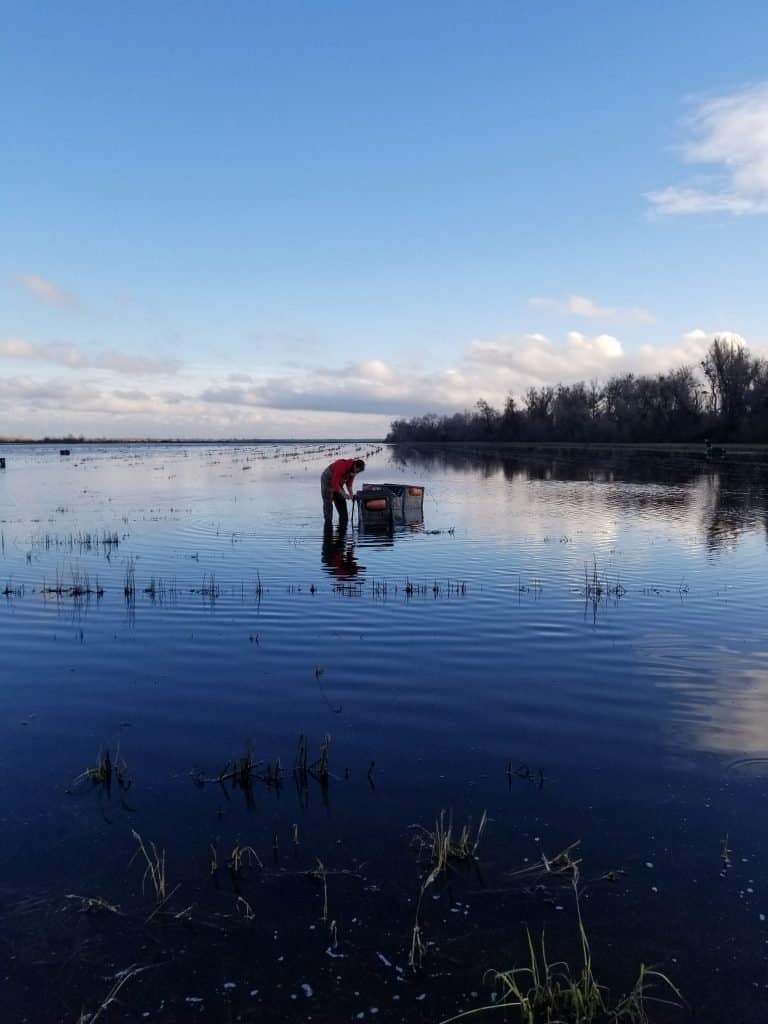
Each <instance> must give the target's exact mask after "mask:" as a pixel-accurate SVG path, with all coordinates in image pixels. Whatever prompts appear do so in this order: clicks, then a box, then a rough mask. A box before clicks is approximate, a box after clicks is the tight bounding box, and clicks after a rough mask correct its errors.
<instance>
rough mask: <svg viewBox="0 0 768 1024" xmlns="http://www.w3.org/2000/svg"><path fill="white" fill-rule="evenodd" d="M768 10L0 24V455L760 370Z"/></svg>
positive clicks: (241, 14)
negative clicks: (715, 361) (753, 356)
mask: <svg viewBox="0 0 768 1024" xmlns="http://www.w3.org/2000/svg"><path fill="white" fill-rule="evenodd" d="M766 38H768V9H766V8H765V7H764V6H763V5H758V4H738V3H736V4H733V5H731V6H729V7H728V8H727V9H726V7H725V6H724V5H723V4H722V3H717V4H715V3H702V2H697V3H695V4H693V3H691V4H683V3H678V4H668V3H666V4H662V3H652V2H650V3H642V4H628V3H615V2H614V3H578V4H574V3H555V2H553V3H547V4H538V5H534V4H523V3H511V2H507V3H479V4H478V3H474V4H470V3H461V4H459V3H444V2H443V3H439V4H437V3H420V4H413V3H411V4H400V3H387V4H386V5H384V4H379V5H374V4H368V3H319V2H318V3H300V4H299V3H285V2H281V3H279V4H277V3H271V4H266V3H254V2H249V3H240V2H233V3H221V4H213V3H190V2H185V3H170V2H165V3H152V4H150V3H143V2H134V3H131V4H130V5H127V4H117V3H106V4H105V3H103V2H101V3H78V2H70V3H67V4H60V3H53V2H45V3H31V4H27V5H22V4H15V5H13V6H12V8H11V9H8V10H6V11H5V13H4V26H3V36H2V40H0V47H2V51H1V52H0V97H2V99H0V110H1V112H2V124H3V139H4V141H3V145H2V147H1V149H0V152H1V153H2V164H1V165H0V166H2V172H1V175H0V229H1V236H2V238H3V242H4V244H3V245H2V248H1V249H0V260H1V261H2V266H0V434H11V435H13V434H27V435H29V434H32V435H39V434H42V433H53V432H58V431H61V432H66V431H73V432H75V433H85V434H112V435H119V436H136V435H153V436H166V435H174V436H198V435H201V434H205V435H207V436H211V437H221V436H247V435H250V436H254V435H258V436H284V437H285V436H306V435H325V436H328V435H339V436H353V435H356V434H358V435H359V434H367V435H376V434H381V433H382V432H383V431H385V430H386V427H387V425H388V423H389V421H390V420H391V419H392V418H393V417H394V416H399V415H404V414H410V413H415V412H421V411H425V410H427V409H436V410H437V411H445V410H448V409H453V408H463V407H466V406H468V405H471V404H473V402H474V401H475V400H476V399H477V398H478V397H480V396H483V397H486V398H487V399H489V400H490V401H492V402H495V403H501V402H502V401H503V399H504V396H505V394H507V393H509V392H513V393H515V394H518V395H519V394H522V393H523V392H524V390H525V388H526V387H527V386H528V385H530V384H532V383H541V382H544V381H546V382H552V383H554V382H556V381H557V380H560V379H562V380H573V379H580V378H586V379H602V378H605V377H606V376H608V375H609V374H611V373H613V372H618V371H624V370H627V369H634V370H638V371H649V370H655V369H663V368H666V367H667V366H670V365H679V364H680V363H681V362H683V361H686V360H688V361H691V362H695V361H696V360H697V359H698V358H700V355H701V352H702V351H703V349H705V348H706V345H707V344H708V342H709V340H710V338H711V337H712V335H713V334H714V333H715V332H724V331H729V332H734V333H736V334H738V335H740V336H741V337H743V338H744V339H746V342H747V344H748V345H749V346H750V348H751V349H753V350H754V351H756V352H763V351H765V350H766V348H767V347H768V330H767V329H766V326H765V323H764V314H765V294H766V281H765V278H766V273H765V267H766V266H768V233H767V232H766V220H765V214H766V212H768V62H767V61H766V59H765V47H764V40H765V39H766Z"/></svg>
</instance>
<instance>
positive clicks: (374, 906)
mask: <svg viewBox="0 0 768 1024" xmlns="http://www.w3.org/2000/svg"><path fill="white" fill-rule="evenodd" d="M337 451H338V449H336V448H332V447H331V446H328V445H311V444H305V445H297V446H279V447H278V446H262V447H218V446H213V445H212V446H189V447H179V448H176V447H168V448H142V447H138V446H137V447H126V448H98V447H95V446H94V447H90V446H86V447H83V448H76V449H73V454H72V456H71V457H70V458H69V459H64V458H60V457H59V454H58V449H56V450H54V449H50V448H42V447H41V448H36V449H17V450H9V451H7V452H6V453H5V454H7V456H8V468H7V469H6V470H5V472H4V473H0V520H1V522H0V530H1V531H2V552H1V553H0V588H4V591H5V593H4V595H3V596H2V597H0V652H2V661H0V666H1V667H0V673H1V677H0V678H1V682H0V950H1V951H2V952H1V954H0V955H1V956H2V960H1V961H0V966H2V970H0V1005H2V1007H3V1011H2V1019H3V1020H9V1021H11V1020H12V1021H17V1020H18V1021H22V1020H26V1021H34V1022H38V1021H39V1022H52V1021H67V1022H69V1021H72V1022H75V1021H77V1020H78V1019H79V1016H80V1014H81V1013H82V1012H85V1013H86V1015H87V1014H88V1013H91V1014H93V1013H94V1012H96V1011H97V1008H98V1007H99V1005H100V1004H101V1003H102V1001H103V1000H104V999H105V997H106V996H107V993H108V992H109V990H110V989H111V988H112V986H113V985H115V983H116V981H117V982H119V981H120V978H121V976H120V974H119V972H121V971H125V970H126V969H128V968H130V967H131V966H132V965H136V966H141V967H144V966H149V967H150V969H149V970H147V971H145V972H144V973H142V974H140V975H137V976H135V977H131V978H129V979H128V980H127V981H126V983H125V985H124V987H123V988H122V989H121V990H120V992H119V993H118V997H117V1000H116V1001H115V1002H114V1003H113V1004H112V1005H110V1006H109V1007H107V1008H106V1009H105V1010H104V1012H103V1013H102V1015H101V1016H100V1017H99V1018H98V1019H99V1020H100V1021H143V1020H149V1021H197V1020H204V1021H229V1020H244V1021H278V1020H286V1021H310V1020H312V1021H329V1022H330V1021H339V1020H357V1019H359V1020H392V1021H400V1020H404V1021H440V1020H442V1019H444V1018H446V1017H449V1016H450V1015H451V1014H453V1013H456V1012H459V1011H461V1010H465V1009H471V1008H473V1007H476V1006H478V1005H481V1004H482V1003H483V1002H487V1001H488V1000H489V999H490V996H491V991H492V986H489V984H488V980H489V979H487V978H486V979H485V980H484V972H485V971H486V970H487V969H489V968H496V969H507V968H510V967H512V966H513V965H516V964H517V965H519V964H521V963H522V962H523V961H524V959H525V926H526V925H527V926H529V927H530V928H531V930H532V932H534V934H538V933H539V932H540V930H541V929H542V928H545V929H546V933H547V943H548V947H549V952H550V955H551V957H552V959H561V958H565V959H569V960H570V961H571V962H577V955H576V954H577V952H578V950H577V919H576V910H575V905H574V900H573V895H572V893H571V891H570V889H569V886H568V879H567V877H565V876H558V875H556V874H553V873H549V874H547V873H546V872H545V871H543V870H542V871H537V872H531V874H530V875H516V874H515V872H516V871H518V870H519V869H522V868H526V867H531V868H532V867H534V866H537V865H542V864H543V861H542V855H544V856H546V857H548V858H552V857H553V856H554V855H556V854H557V853H558V852H559V851H561V850H563V849H564V848H565V847H567V846H569V844H571V843H575V842H577V841H578V842H580V845H579V846H578V847H577V848H576V850H575V853H574V856H575V857H578V858H580V859H581V863H580V865H579V870H580V880H581V884H582V897H581V900H582V903H581V909H582V913H583V916H584V921H585V925H586V928H587V930H588V932H589V935H590V938H591V942H592V951H593V956H594V966H595V973H596V975H597V976H598V979H599V980H600V981H603V982H604V983H605V984H606V985H609V986H610V988H611V991H612V992H613V993H615V994H616V995H619V994H620V993H621V992H624V991H626V990H627V989H628V987H629V986H631V984H632V982H633V981H634V978H635V976H636V973H637V968H638V965H639V963H640V962H641V961H644V962H646V963H653V964H656V965H658V966H659V969H661V970H663V971H665V972H666V973H667V974H668V975H669V976H670V977H671V978H672V979H673V980H674V981H675V982H676V984H678V985H679V987H680V988H681V990H682V991H683V994H684V995H685V997H686V998H687V1000H688V1002H689V1004H690V1006H691V1009H690V1010H675V1011H666V1010H664V1009H663V1008H660V1009H656V1008H655V1009H653V1010H652V1012H651V1017H652V1019H654V1020H663V1021H666V1020H672V1021H685V1020H690V1019H695V1020H698V1021H726V1020H727V1021H734V1022H752V1021H755V1022H757V1021H763V1020H765V1019H766V1016H767V1014H766V1010H767V1009H768V923H766V916H768V866H767V864H766V853H767V852H768V817H767V816H766V810H767V809H768V808H767V805H766V793H767V792H768V638H767V637H766V608H767V607H768V601H767V597H768V593H767V591H768V584H767V582H766V580H767V576H766V569H767V568H768V555H767V551H766V540H767V537H768V534H767V532H766V530H767V528H768V467H767V466H765V465H748V466H740V465H738V464H727V463H723V464H721V465H709V464H707V463H706V462H704V461H701V460H699V461H696V460H693V459H690V458H682V457H677V458H674V457H664V458H662V457H647V456H646V457H642V456H639V455H638V456H634V457H624V458H623V459H622V460H621V461H615V460H614V461H610V460H609V459H608V457H602V458H600V459H599V460H598V459H597V457H594V459H593V460H592V461H589V460H587V459H585V458H584V457H581V456H580V457H570V458H565V457H554V456H552V457H542V456H538V457H535V458H534V457H533V456H528V457H525V456H522V455H519V454H518V455H516V456H515V457H514V458H510V459H509V460H507V461H506V462H500V461H493V460H490V459H486V460H480V461H474V462H473V461H471V460H468V459H466V458H463V457H461V456H454V457H449V458H438V457H419V456H417V455H416V454H414V453H407V454H405V455H403V454H402V452H400V453H396V452H393V451H390V450H389V449H386V448H384V449H381V450H379V451H377V452H375V453H373V454H371V455H370V457H369V468H368V471H367V473H366V474H365V477H364V479H366V480H368V481H376V480H378V481H383V480H387V479H389V480H392V479H394V480H401V481H404V482H409V483H423V484H424V485H425V487H426V501H425V519H424V523H423V525H422V526H418V527H413V528H410V529H403V530H401V531H399V532H397V533H396V534H395V535H394V536H392V537H388V536H380V535H378V536H377V535H373V536H371V535H365V534H363V533H360V532H358V531H357V530H350V531H348V532H347V534H346V535H345V536H342V537H339V536H338V535H337V534H334V536H333V537H331V538H330V539H329V538H324V536H323V531H322V527H321V522H320V501H319V474H320V471H321V469H322V468H323V467H324V465H325V464H327V462H328V461H329V460H330V458H331V457H332V456H334V457H335V454H336V452H337ZM348 451H349V452H354V451H355V448H354V446H345V448H344V454H346V453H347V452H348ZM585 565H587V567H588V570H587V576H586V578H585ZM131 579H132V581H133V585H134V586H135V592H133V593H131V592H130V581H131ZM126 583H128V585H129V593H128V595H127V596H126V594H125V588H126ZM87 591H90V593H88V592H87ZM326 735H328V736H330V743H329V745H328V748H327V754H328V768H329V773H330V777H329V778H328V780H327V781H326V782H324V781H323V780H322V779H319V778H316V777H313V776H312V775H311V774H309V775H308V776H307V777H304V778H301V777H299V778H297V777H296V776H295V775H294V773H293V765H294V758H295V755H296V750H297V744H298V741H299V737H300V736H305V737H307V741H308V745H309V753H308V762H309V763H310V764H311V763H312V762H313V761H315V760H316V759H318V758H319V757H320V756H321V745H322V743H323V740H324V737H325V736H326ZM118 736H119V738H120V755H121V757H122V758H123V759H124V761H125V766H126V767H125V769H124V773H125V777H124V778H123V782H124V786H121V785H120V782H119V780H118V779H117V778H116V773H114V772H113V776H112V780H111V787H109V789H108V788H107V787H106V786H101V785H98V784H96V783H94V782H92V781H90V780H89V779H87V778H84V779H83V778H81V779H80V780H79V781H77V782H75V780H76V779H77V777H78V776H79V775H81V773H83V772H85V771H86V769H88V768H89V767H93V766H95V765H96V763H97V761H98V755H99V750H100V748H106V747H109V749H110V751H111V752H112V755H113V756H114V753H115V746H116V742H117V738H118ZM247 751H250V752H251V755H250V756H251V757H252V758H253V759H254V760H263V762H265V764H264V765H263V766H262V767H261V768H259V769H258V774H259V775H261V776H264V775H265V774H267V771H268V770H269V772H270V779H268V780H266V781H265V780H264V779H263V778H255V779H253V780H252V785H250V786H248V785H237V784H236V782H237V780H232V779H229V780H227V781H225V782H224V783H222V784H219V783H217V782H205V783H202V784H199V780H200V779H202V778H206V779H214V778H215V777H217V776H218V775H219V774H220V773H221V772H222V771H223V770H224V769H225V766H226V765H227V764H228V763H229V762H232V761H233V760H234V759H236V758H239V757H242V756H244V755H245V754H246V752H247ZM278 759H279V762H280V765H281V767H282V770H283V771H282V776H281V784H275V782H274V780H275V777H276V776H277V775H279V774H280V773H279V771H276V769H275V765H276V762H277V761H278ZM267 763H268V764H269V769H267ZM317 774H319V773H318V772H316V773H315V775H317ZM121 777H122V776H121ZM196 779H197V780H198V784H196V781H195V780H196ZM442 809H444V810H445V811H446V812H447V813H450V814H452V816H453V820H454V823H455V825H456V826H461V825H463V824H464V823H465V822H466V821H467V820H468V819H470V818H471V819H472V821H473V822H474V824H475V827H476V825H477V823H478V821H479V819H480V817H481V815H482V813H483V812H484V811H487V814H488V824H487V827H486V830H485V832H484V834H483V836H482V838H481V841H480V844H479V847H478V851H477V862H476V864H475V865H456V866H454V867H452V868H451V870H450V871H449V872H448V873H447V875H445V876H442V877H441V878H440V879H439V880H438V881H437V882H436V883H435V884H434V885H433V886H431V887H430V888H429V889H428V890H427V891H426V893H425V896H424V899H423V901H422V905H421V911H420V924H421V929H422V931H421V937H422V939H423V941H424V943H425V946H426V952H425V955H424V959H423V964H422V966H421V968H420V969H416V970H414V969H412V968H411V967H410V966H409V951H410V947H411V940H412V929H413V924H414V915H415V910H416V902H417V897H418V894H419V888H420V885H421V882H422V881H423V879H424V877H425V874H426V873H427V872H428V870H429V867H428V863H427V861H428V857H427V856H426V852H425V851H423V850H422V851H421V854H420V852H419V848H418V837H419V835H421V833H419V831H418V829H415V828H414V827H413V826H415V825H421V826H424V827H426V828H429V829H432V828H434V821H435V818H436V817H437V816H438V815H439V814H440V811H441V810H442ZM132 831H135V832H136V833H138V834H139V835H141V837H142V838H143V840H144V842H145V844H149V843H150V842H154V843H155V844H156V846H157V850H158V852H160V851H165V865H166V873H167V892H168V893H169V894H170V895H169V898H168V900H167V902H166V903H165V904H163V906H162V907H161V908H160V911H159V912H156V913H153V912H154V911H155V910H156V901H155V898H154V894H153V891H152V886H151V880H150V879H145V880H144V885H143V891H142V876H143V874H144V867H145V863H144V862H143V861H142V860H141V856H140V855H139V856H138V857H137V856H136V850H137V841H136V840H135V839H134V837H133V836H132ZM295 840H298V842H296V841H295ZM415 840H416V842H414V841H415ZM238 845H239V846H240V847H251V848H252V850H253V853H248V852H246V853H245V854H244V855H243V857H242V862H241V861H240V860H239V859H238V857H237V855H236V853H235V854H234V855H233V851H236V848H237V847H238ZM254 854H255V855H258V858H259V859H260V862H261V865H262V866H261V867H260V866H259V865H258V864H257V863H256V861H255V859H254ZM318 862H320V866H318ZM238 868H239V870H237V869H238ZM73 897H78V898H73ZM83 898H85V899H86V900H91V901H94V900H99V901H105V902H106V903H108V904H110V905H111V907H112V908H113V909H108V908H105V907H103V906H101V905H96V904H94V903H93V902H91V903H87V902H84V899H83ZM326 900H327V905H326ZM89 908H90V909H89ZM659 994H663V993H661V992H660V993H659ZM84 1019H88V1018H87V1016H86V1018H84ZM470 1019H472V1018H470ZM474 1019H478V1018H474ZM491 1019H496V1020H502V1019H504V1015H503V1013H499V1012H496V1013H495V1014H492V1015H491ZM508 1019H510V1020H512V1019H516V1018H515V1017H514V1015H513V1014H511V1013H510V1014H509V1017H508Z"/></svg>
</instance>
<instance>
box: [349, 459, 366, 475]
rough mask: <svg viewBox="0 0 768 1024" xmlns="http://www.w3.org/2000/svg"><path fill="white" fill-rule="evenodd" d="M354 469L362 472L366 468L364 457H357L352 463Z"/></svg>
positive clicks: (356, 471)
mask: <svg viewBox="0 0 768 1024" xmlns="http://www.w3.org/2000/svg"><path fill="white" fill-rule="evenodd" d="M352 469H353V470H354V472H355V473H362V472H363V470H364V469H365V463H364V462H363V460H362V459H355V461H354V462H353V463H352Z"/></svg>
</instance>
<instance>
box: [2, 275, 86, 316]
mask: <svg viewBox="0 0 768 1024" xmlns="http://www.w3.org/2000/svg"><path fill="white" fill-rule="evenodd" d="M11 281H12V282H13V284H15V285H17V286H18V287H19V288H22V289H24V291H26V292H29V294H30V295H34V296H35V298H36V299H40V301H41V302H45V303H46V304H47V305H49V306H66V307H69V308H70V309H76V308H77V307H78V306H79V305H80V303H79V302H78V300H77V299H76V298H75V296H74V295H72V294H71V292H67V291H64V289H63V288H60V287H59V286H58V285H57V284H54V283H53V281H49V280H47V278H45V277H41V276H40V275H39V274H17V275H16V276H15V277H12V278H11Z"/></svg>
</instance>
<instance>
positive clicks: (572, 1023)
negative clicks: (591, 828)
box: [441, 844, 685, 1024]
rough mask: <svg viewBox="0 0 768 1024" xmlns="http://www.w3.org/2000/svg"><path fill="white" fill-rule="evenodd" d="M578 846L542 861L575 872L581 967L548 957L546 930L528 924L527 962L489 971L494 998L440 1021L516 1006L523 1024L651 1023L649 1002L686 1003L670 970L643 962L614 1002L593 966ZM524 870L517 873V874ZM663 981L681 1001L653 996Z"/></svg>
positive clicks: (549, 866)
mask: <svg viewBox="0 0 768 1024" xmlns="http://www.w3.org/2000/svg"><path fill="white" fill-rule="evenodd" d="M576 845H578V844H573V846H571V847H568V848H567V849H566V850H564V851H563V852H562V853H561V854H558V856H557V857H556V858H553V860H551V861H548V860H547V858H546V857H544V858H543V862H544V867H545V870H548V871H551V870H553V868H554V869H555V870H557V872H558V873H569V874H570V876H571V887H572V891H573V898H574V903H575V907H576V919H577V924H578V936H579V952H580V959H581V965H580V967H579V969H578V970H577V971H574V970H572V968H571V967H570V966H569V964H568V963H567V961H565V960H550V958H549V955H548V952H547V946H546V940H545V934H544V932H543V931H542V933H541V936H540V937H539V939H538V941H537V942H534V939H533V936H532V935H531V932H530V929H528V928H526V932H525V934H526V942H527V952H528V962H527V963H526V964H525V965H523V966H520V967H512V968H511V969H509V970H506V971H493V972H491V976H492V978H493V982H494V984H495V986H496V994H497V998H496V999H495V1001H494V1002H492V1003H489V1004H487V1005H485V1006H480V1007H475V1008H473V1009H471V1010H466V1011H464V1012H463V1013H458V1014H456V1015H454V1016H453V1017H449V1018H447V1019H446V1020H444V1021H442V1022H441V1024H452V1022H454V1021H458V1020H464V1019H466V1018H468V1017H475V1016H483V1017H484V1016H486V1015H491V1014H494V1013H495V1012H498V1011H499V1010H501V1011H502V1012H511V1011H514V1010H517V1011H518V1014H519V1017H518V1019H519V1020H520V1021H521V1022H522V1024H650V1018H649V1016H648V1009H649V1004H652V1003H663V1004H665V1005H667V1006H677V1007H679V1006H680V1005H681V1003H684V1002H685V1000H684V999H683V996H682V994H681V993H680V990H679V989H678V988H677V986H676V985H675V984H674V983H673V982H672V981H670V979H669V978H668V977H667V975H666V974H662V973H661V971H657V970H655V969H654V968H651V967H648V966H646V965H645V964H642V963H641V964H640V970H639V973H638V977H637V980H636V981H635V984H634V985H633V987H632V989H631V990H630V992H629V993H628V994H627V995H625V996H623V997H621V998H620V999H619V1000H618V1001H616V1002H613V1003H612V1002H611V1000H610V994H609V991H608V988H607V987H606V986H605V985H602V984H600V982H598V980H597V978H596V977H595V973H594V969H593V961H592V949H591V945H590V942H589V937H588V935H587V931H586V928H585V925H584V919H583V917H582V912H581V899H580V893H579V877H580V876H579V867H578V863H579V862H578V861H574V860H573V859H572V858H571V856H570V852H569V851H570V850H571V849H573V848H574V847H575V846H576ZM523 871H527V869H523ZM522 873H523V872H517V874H518V875H519V874H522ZM659 985H661V986H662V987H663V988H664V989H666V990H667V992H668V993H670V994H673V995H674V996H675V997H676V999H677V1000H679V1001H680V1002H676V1001H674V1000H671V999H669V998H666V999H662V998H660V997H659V996H657V995H652V994H651V993H652V990H654V989H655V988H657V987H658V986H659Z"/></svg>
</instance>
